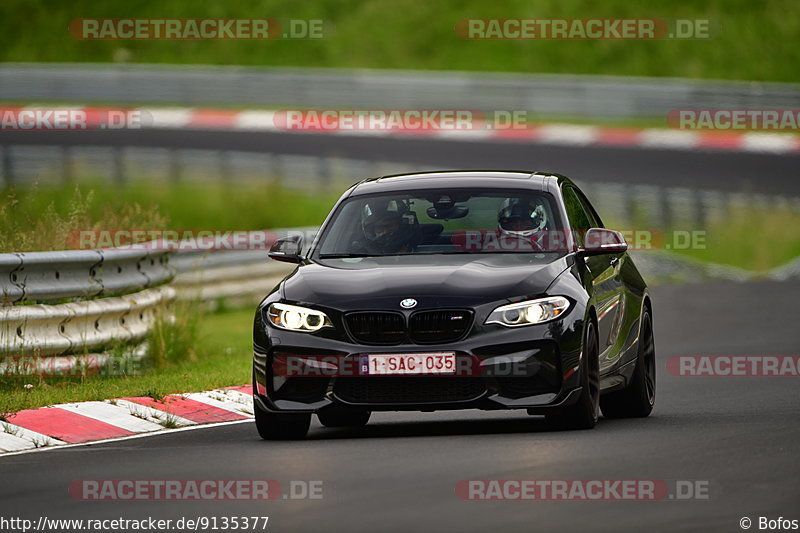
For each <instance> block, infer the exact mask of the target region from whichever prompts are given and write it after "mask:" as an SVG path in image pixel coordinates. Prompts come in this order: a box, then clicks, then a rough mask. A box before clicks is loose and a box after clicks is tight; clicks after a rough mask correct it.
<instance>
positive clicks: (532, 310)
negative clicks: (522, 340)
mask: <svg viewBox="0 0 800 533" xmlns="http://www.w3.org/2000/svg"><path fill="white" fill-rule="evenodd" d="M567 308H569V300H567V299H566V298H564V297H563V296H551V297H549V298H539V299H538V300H528V301H527V302H519V303H516V304H509V305H503V306H500V307H498V308H497V309H495V310H494V311H492V312H491V313H490V314H489V317H488V318H487V319H486V323H487V324H500V325H501V326H509V327H516V326H530V325H531V324H541V323H542V322H547V321H548V320H553V319H554V318H556V317H559V316H561V315H562V314H564V313H565V312H566V310H567Z"/></svg>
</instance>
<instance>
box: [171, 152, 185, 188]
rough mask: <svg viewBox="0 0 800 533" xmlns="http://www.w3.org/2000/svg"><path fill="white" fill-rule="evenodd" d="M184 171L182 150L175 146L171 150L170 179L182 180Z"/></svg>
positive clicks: (174, 180)
mask: <svg viewBox="0 0 800 533" xmlns="http://www.w3.org/2000/svg"><path fill="white" fill-rule="evenodd" d="M182 173H183V161H182V159H181V151H180V150H177V149H174V148H173V149H171V150H170V151H169V179H170V180H171V181H173V182H178V181H180V180H181V175H182Z"/></svg>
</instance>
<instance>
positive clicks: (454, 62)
mask: <svg viewBox="0 0 800 533" xmlns="http://www.w3.org/2000/svg"><path fill="white" fill-rule="evenodd" d="M3 7H4V9H3V16H2V17H0V28H1V31H0V61H92V62H111V61H115V60H116V61H122V60H125V61H131V62H144V63H186V64H197V63H211V64H221V65H288V66H308V67H355V68H399V69H409V68H412V69H444V70H485V71H516V72H549V73H570V74H573V73H574V74H616V75H645V76H685V77H695V78H722V79H739V80H774V81H794V82H796V81H798V80H800V71H798V69H797V68H796V65H798V64H800V47H798V46H797V45H798V35H800V17H798V16H797V3H796V1H795V0H769V1H762V2H759V1H753V0H706V1H704V2H698V1H696V0H672V1H670V2H663V1H656V0H643V1H638V2H631V1H629V0H606V1H604V2H598V1H594V0H537V1H531V0H494V1H493V2H486V1H485V0H448V1H444V0H442V1H436V2H424V1H420V0H367V1H356V0H317V1H311V2H296V1H292V0H259V1H248V0H228V1H226V2H192V3H191V4H188V3H186V2H183V1H181V0H158V1H156V0H144V1H139V2H129V1H123V0H106V1H105V2H102V3H98V2H96V1H94V0H72V1H71V2H51V1H48V0H5V2H4V5H3ZM91 17H107V18H115V17H119V18H138V17H141V18H151V17H158V18H170V17H174V18H189V17H190V18H199V17H213V18H228V17H231V18H235V17H243V18H252V17H273V18H306V19H325V20H328V21H330V22H331V23H332V24H333V25H334V26H335V31H334V32H333V33H332V34H331V35H328V36H326V38H324V39H309V40H281V39H278V40H267V41H265V40H231V39H229V40H213V41H203V40H189V41H165V40H136V41H113V40H86V41H84V40H78V39H75V38H74V37H72V36H71V35H70V34H69V32H68V31H67V28H68V26H69V23H70V21H71V20H73V19H76V18H91ZM489 17H498V18H535V19H545V18H664V19H676V18H679V19H695V18H700V19H710V20H711V26H712V28H713V29H714V31H713V32H712V37H711V38H710V39H700V40H657V41H631V40H601V41H597V40H595V41H592V40H585V41H579V40H571V41H570V40H485V41H467V40H463V39H461V38H459V37H458V36H457V35H456V32H455V30H454V26H455V25H456V23H457V22H458V21H459V20H461V19H464V18H489Z"/></svg>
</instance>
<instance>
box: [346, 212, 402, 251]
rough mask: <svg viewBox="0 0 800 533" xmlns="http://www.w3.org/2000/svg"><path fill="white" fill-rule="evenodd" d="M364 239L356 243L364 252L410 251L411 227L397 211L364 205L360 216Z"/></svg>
mask: <svg viewBox="0 0 800 533" xmlns="http://www.w3.org/2000/svg"><path fill="white" fill-rule="evenodd" d="M361 225H362V229H363V231H364V237H365V240H364V241H363V242H360V243H358V244H357V246H358V247H359V248H362V249H363V251H364V253H375V254H396V253H405V252H410V251H411V236H412V231H411V227H410V226H409V224H408V221H406V220H404V219H403V216H402V214H401V213H400V212H399V211H394V210H390V209H385V208H382V209H375V210H372V209H371V208H370V207H369V206H367V207H366V210H365V213H364V216H363V217H362V223H361Z"/></svg>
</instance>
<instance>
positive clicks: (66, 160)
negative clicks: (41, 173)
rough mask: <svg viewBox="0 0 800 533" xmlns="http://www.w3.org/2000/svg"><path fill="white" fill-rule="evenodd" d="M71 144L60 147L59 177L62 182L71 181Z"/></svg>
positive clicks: (72, 175)
mask: <svg viewBox="0 0 800 533" xmlns="http://www.w3.org/2000/svg"><path fill="white" fill-rule="evenodd" d="M72 159H73V158H72V146H68V145H65V146H63V147H62V148H61V179H62V181H63V182H64V183H71V182H72V181H73V177H74V173H73V164H72V163H73V161H72Z"/></svg>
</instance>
